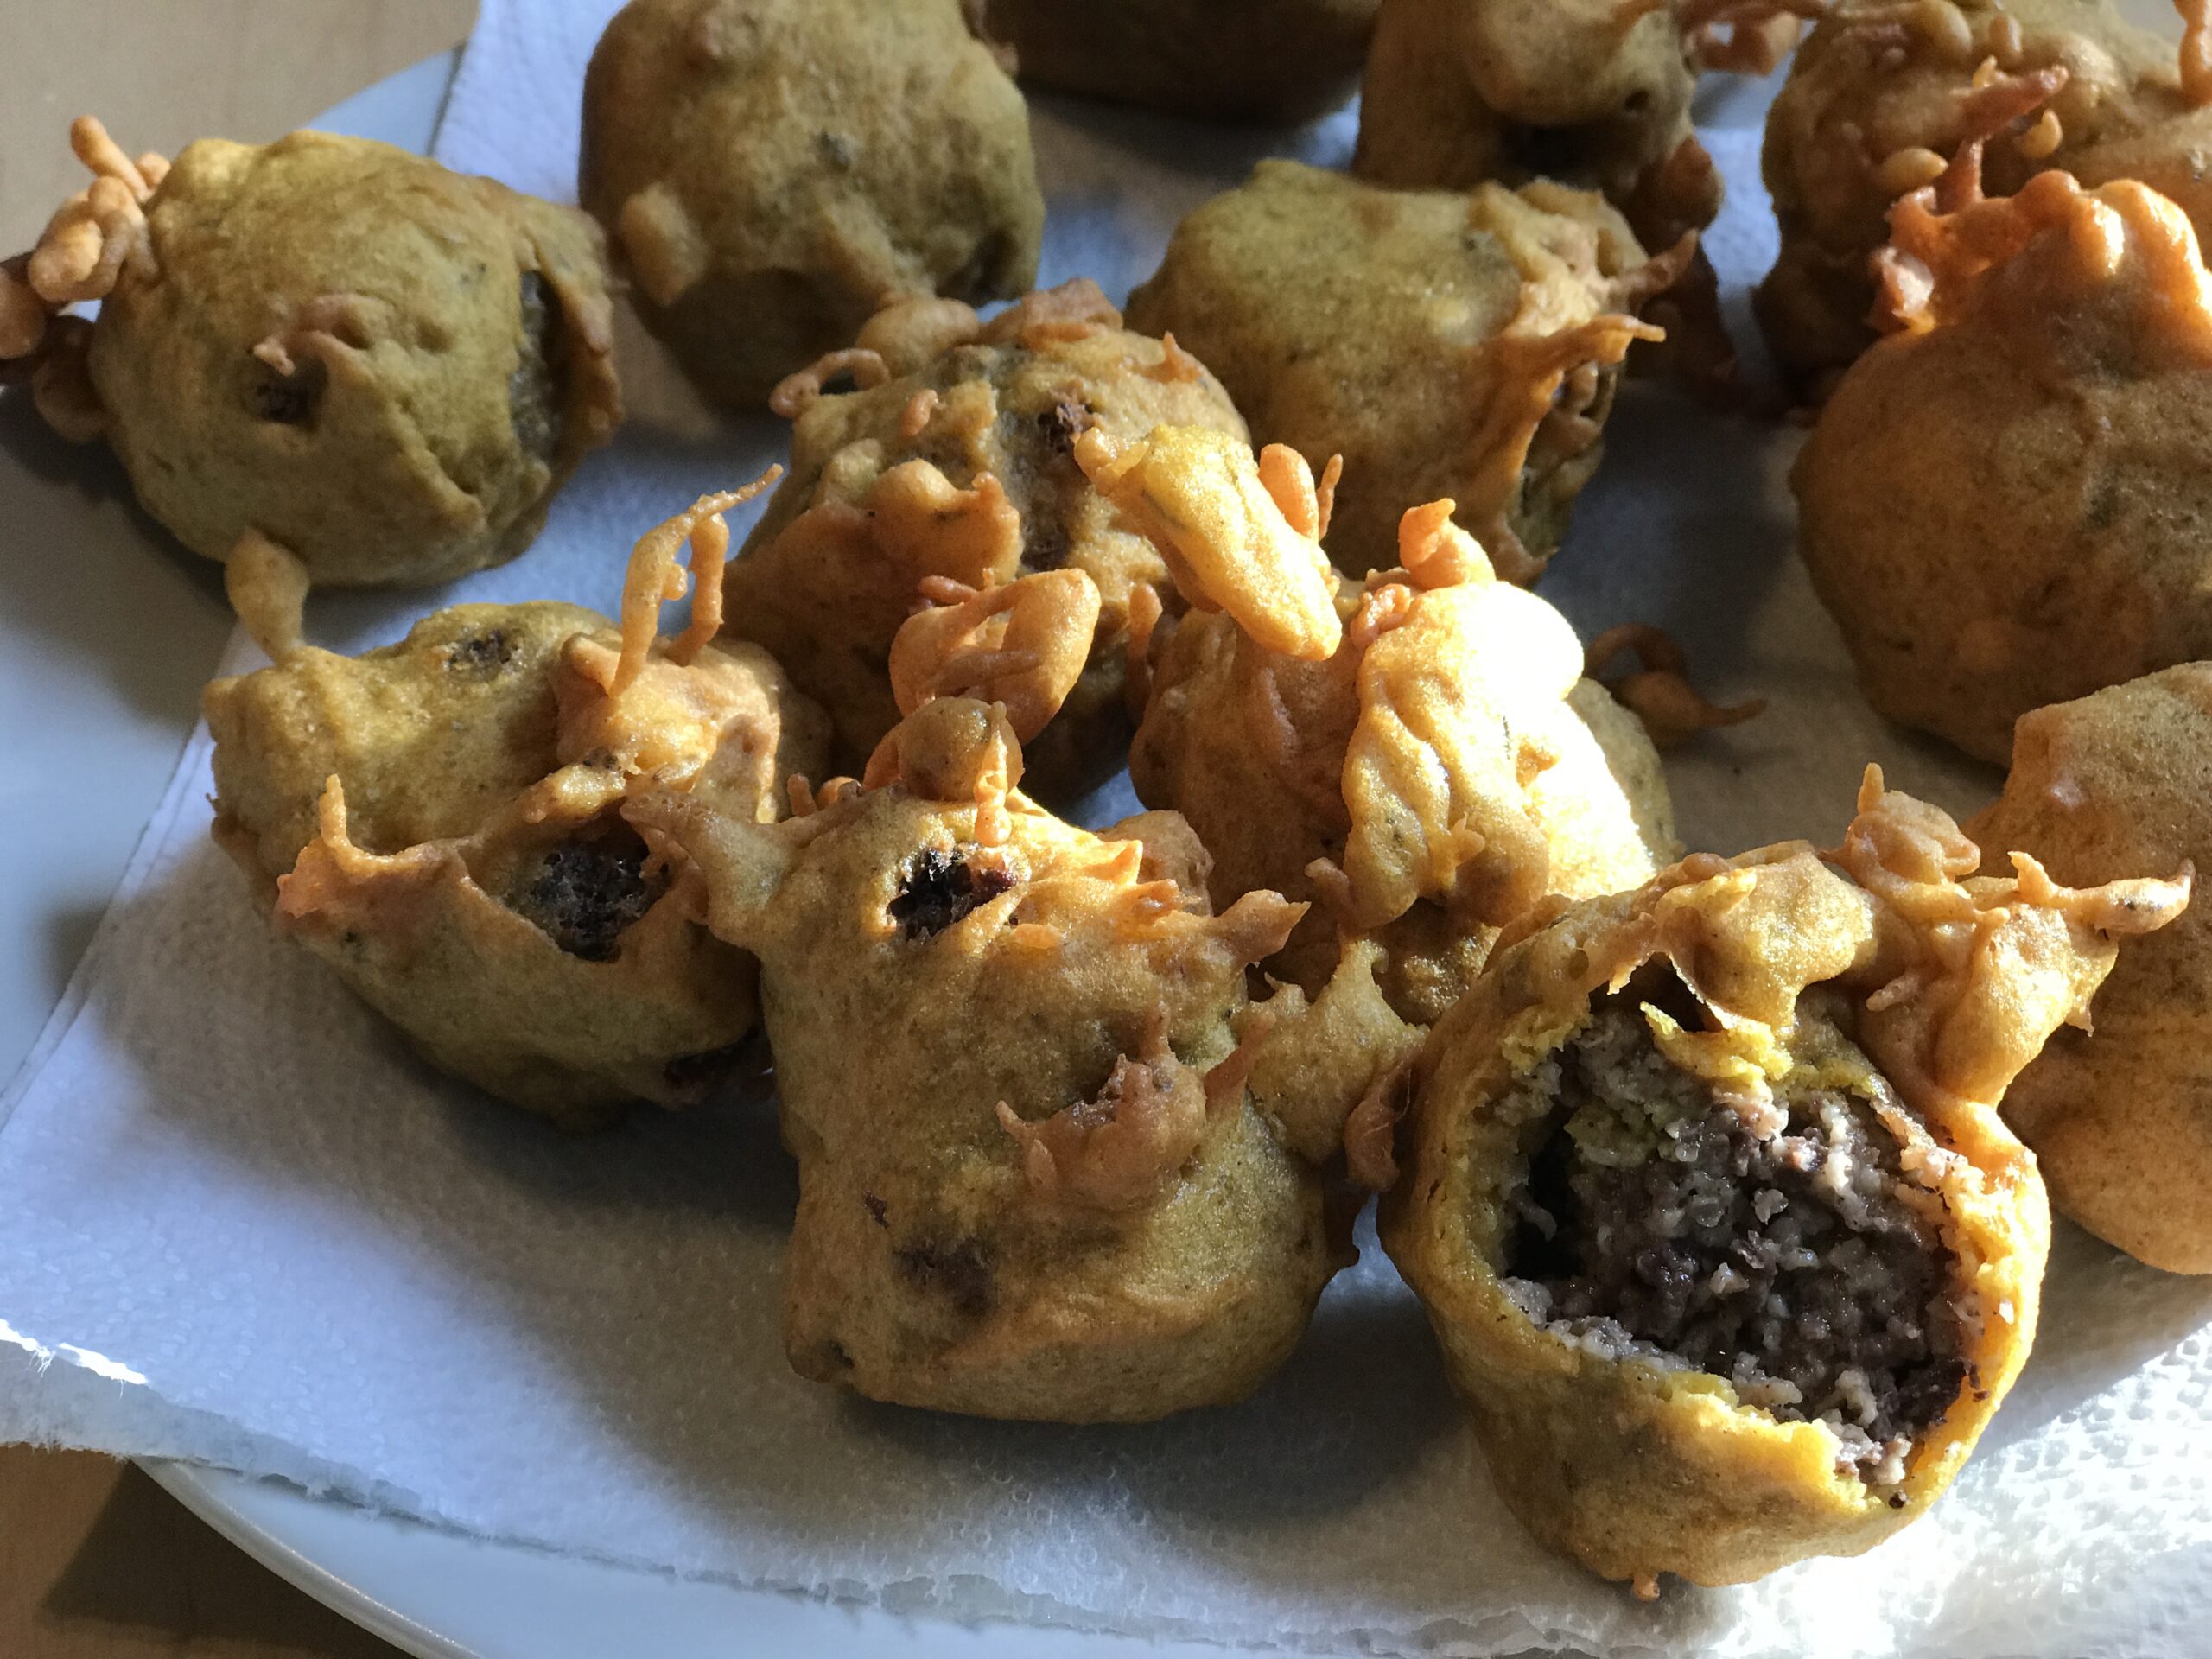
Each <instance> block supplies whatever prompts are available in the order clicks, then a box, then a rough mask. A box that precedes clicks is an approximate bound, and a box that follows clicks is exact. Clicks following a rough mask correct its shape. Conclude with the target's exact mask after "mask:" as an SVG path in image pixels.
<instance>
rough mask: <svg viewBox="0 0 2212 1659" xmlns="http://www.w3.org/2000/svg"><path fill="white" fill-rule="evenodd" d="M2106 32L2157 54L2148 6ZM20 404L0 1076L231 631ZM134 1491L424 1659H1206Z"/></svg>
mask: <svg viewBox="0 0 2212 1659" xmlns="http://www.w3.org/2000/svg"><path fill="white" fill-rule="evenodd" d="M2123 10H2126V12H2127V13H2128V14H2129V16H2131V19H2132V20H2133V21H2135V22H2140V23H2145V24H2149V25H2151V26H2152V27H2163V28H2164V30H2165V32H2167V33H2169V34H2171V33H2172V32H2174V28H2175V25H2174V22H2173V19H2172V17H2171V14H2170V13H2169V12H2167V11H2166V10H2165V9H2164V7H2163V6H2162V5H2160V4H2159V3H2158V0H2123ZM456 58H457V54H445V55H442V56H441V57H437V58H434V59H430V60H426V61H425V62H423V63H421V64H418V65H416V67H414V68H412V69H409V70H406V71H404V72H403V73H400V74H397V75H395V76H393V77H391V79H388V80H385V81H383V82H381V83H379V84H378V85H377V86H372V87H371V88H369V89H368V90H367V91H365V92H361V93H360V94H359V95H357V96H356V97H354V98H353V99H348V100H347V101H346V103H344V104H341V105H339V106H338V107H337V108H335V109H334V110H332V111H328V112H327V114H325V115H324V116H323V117H322V118H321V119H320V120H319V121H317V122H316V123H315V124H316V125H318V126H321V127H324V128H326V129H328V130H335V131H340V132H351V133H357V134H359V135H361V136H364V137H374V138H381V139H383V140H385V141H386V142H388V143H395V144H399V145H402V146H404V147H405V148H408V149H416V150H424V149H428V148H429V143H430V139H431V137H432V136H433V134H434V132H435V128H436V124H437V119H438V116H439V113H440V111H441V108H442V104H443V101H444V98H445V94H446V91H447V88H448V85H449V83H450V81H451V79H452V75H453V71H454V63H455V61H456ZM1713 91H1714V92H1717V93H1719V96H1717V97H1713V98H1710V99H1708V100H1707V105H1706V106H1705V107H1704V108H1703V109H1702V110H1701V113H1703V114H1704V115H1705V116H1706V117H1707V119H1715V118H1717V119H1719V120H1720V121H1721V122H1724V123H1727V122H1729V121H1730V120H1731V118H1732V117H1733V118H1735V119H1738V120H1741V119H1744V118H1745V116H1744V115H1743V113H1742V111H1756V110H1757V108H1758V105H1759V103H1760V102H1761V101H1762V99H1761V91H1762V89H1759V88H1757V87H1754V86H1734V87H1730V88H1727V89H1726V90H1725V91H1724V90H1723V89H1722V88H1721V87H1716V88H1714V89H1713ZM1751 118H1756V116H1755V115H1754V116H1752V117H1751ZM27 401H28V400H26V399H23V398H20V397H11V398H10V399H8V400H7V406H6V414H5V416H4V418H0V456H4V459H0V524H4V525H6V526H7V529H6V531H5V535H4V540H0V728H4V729H5V731H6V732H7V734H8V738H9V741H10V746H11V753H10V762H11V764H10V766H7V767H5V768H0V870H4V871H5V872H6V876H5V879H0V1077H7V1076H8V1075H9V1074H10V1072H12V1071H13V1070H14V1069H15V1067H16V1065H17V1064H18V1063H19V1062H20V1061H21V1060H22V1057H23V1055H24V1054H25V1053H26V1052H28V1051H29V1047H30V1045H31V1042H32V1040H33V1039H34V1038H35V1036H36V1035H37V1033H38V1031H39V1029H40V1027H41V1025H42V1023H43V1022H44V1020H45V1019H46V1016H47V1014H48V1011H49V1010H50V1009H51V1008H52V1007H53V1006H54V1003H55V1001H57V1000H58V999H59V997H60V994H61V992H62V989H63V988H64V986H65V985H66V983H67V979H68V976H69V973H70V970H71V969H72V968H73V965H74V963H75V962H76V959H77V957H78V956H79V954H80V953H81V951H82V949H83V946H84V944H85V943H86V940H87V939H88V938H89V937H90V935H91V931H92V925H93V924H94V923H95V922H96V921H97V920H98V918H99V913H100V912H101V911H102V910H104V909H105V906H106V902H107V899H108V896H109V895H110V894H111V893H112V892H113V891H114V888H115V885H116V883H117V881H118V879H119V878H120V876H121V874H122V872H123V869H124V865H125V863H126V862H127V861H128V859H129V857H130V852H131V849H132V847H133V845H134V843H135V842H136V841H137V837H138V836H139V834H140V832H141V830H142V829H143V826H144V825H145V823H146V821H147V819H148V818H149V816H150V815H151V813H152V811H153V809H154V807H155V806H156V804H157V803H158V801H159V799H160V798H161V796H162V791H163V789H164V787H165V786H166V785H167V784H168V779H169V777H170V774H171V773H172V772H173V771H174V769H175V763H176V759H177V756H178V754H179V753H180V752H181V748H182V746H183V743H184V740H185V738H186V736H187V735H188V733H189V732H190V730H191V728H192V726H193V723H194V720H195V719H196V717H197V715H198V701H199V690H200V685H201V684H202V683H204V682H205V680H206V679H207V677H208V675H209V674H210V673H212V672H213V669H214V666H215V664H216V660H217V657H218V655H219V652H220V650H221V647H222V644H223V641H224V639H226V636H227V634H228V632H229V630H230V626H231V619H230V614H229V612H228V609H227V607H226V606H225V605H224V603H223V601H222V597H221V584H220V580H219V575H217V573H216V571H215V569H214V567H213V565H209V564H206V563H202V562H200V561H199V560H197V559H194V558H193V557H192V556H189V555H188V554H186V553H185V552H183V551H182V550H181V549H179V548H178V547H177V546H176V544H175V543H174V542H173V541H171V540H170V539H169V538H168V537H167V536H166V535H164V534H162V532H161V531H159V530H158V528H156V526H154V525H153V524H151V522H150V521H149V520H148V519H146V518H144V517H143V515H142V514H140V513H138V512H137V509H136V508H135V507H134V506H132V505H130V498H129V492H128V487H127V485H126V484H125V483H124V480H123V478H122V475H121V473H120V470H119V469H118V467H116V465H115V464H114V462H113V461H112V460H111V459H110V458H109V457H107V456H106V455H105V454H104V453H101V452H98V451H84V452H72V451H70V450H68V448H67V446H64V445H61V444H60V443H59V442H58V441H56V440H54V439H53V438H52V437H51V436H50V435H48V434H46V433H45V432H44V431H43V429H41V428H40V427H39V426H38V425H37V423H36V422H35V419H34V418H33V417H32V416H30V415H29V410H28V409H27V408H26V404H27ZM149 642H158V643H157V644H156V645H154V648H151V649H149ZM57 803H66V804H67V808H68V810H67V811H63V810H56V808H57ZM148 1471H149V1473H150V1474H151V1475H152V1476H153V1477H154V1478H155V1479H156V1480H157V1481H159V1482H160V1483H161V1484H162V1486H163V1487H165V1488H166V1489H167V1490H168V1491H169V1492H171V1493H172V1494H173V1495H174V1496H175V1497H177V1498H178V1499H179V1500H180V1501H181V1502H182V1503H184V1504H185V1505H186V1506H187V1507H188V1508H189V1509H190V1510H193V1511H194V1513H195V1514H197V1515H198V1516H200V1517H201V1518H202V1519H203V1520H205V1521H207V1522H208V1523H209V1524H210V1525H212V1526H213V1528H214V1529H216V1530H217V1531H218V1532H219V1533H221V1534H222V1535H224V1536H225V1537H226V1538H228V1539H230V1540H231V1541H232V1542H233V1543H235V1544H237V1545H238V1547H239V1548H243V1549H244V1550H245V1551H246V1552H247V1553H248V1554H251V1555H252V1556H253V1557H254V1558H255V1559H257V1560H260V1561H261V1562H263V1563H264V1565H266V1566H268V1567H270V1568H272V1569H273V1570H274V1571H276V1572H277V1573H279V1574H280V1575H281V1576H283V1578H285V1579H287V1580H290V1581H291V1582H292V1583H293V1584H295V1585H297V1586H299V1587H300V1588H302V1590H304V1591H306V1592H308V1594H310V1595H312V1596H314V1597H315V1598H316V1599H319V1600H321V1601H323V1602H325V1603H327V1604H328V1605H330V1606H332V1607H333V1608H334V1609H336V1610H337V1611H339V1612H340V1613H342V1614H344V1615H345V1616H346V1617H347V1618H351V1619H353V1621H354V1622H355V1623H357V1624H361V1625H363V1626H365V1628H367V1629H368V1630H372V1631H374V1632H376V1633H377V1634H378V1636H380V1637H384V1638H385V1640H387V1641H389V1642H391V1643H394V1644H395V1645H397V1647H399V1648H400V1649H403V1650H404V1651H406V1652H408V1653H410V1654H415V1655H420V1656H425V1659H607V1656H608V1655H611V1654H620V1655H623V1656H631V1659H663V1656H666V1659H677V1656H682V1659H719V1656H736V1655H753V1654H777V1655H783V1654H806V1655H823V1656H842V1655H848V1654H850V1655H862V1654H866V1655H880V1654H899V1655H905V1656H911V1659H928V1656H946V1655H950V1654H953V1653H958V1654H961V1655H963V1656H982V1659H991V1656H1007V1659H1012V1656H1017V1655H1019V1656H1022V1659H1134V1656H1135V1655H1138V1654H1140V1653H1141V1654H1146V1655H1149V1656H1153V1659H1200V1656H1218V1655H1219V1654H1220V1653H1221V1652H1222V1651H1223V1649H1220V1648H1219V1647H1216V1646H1211V1645H1207V1646H1199V1645H1194V1644H1179V1645H1174V1646H1166V1645H1159V1644H1154V1643H1141V1642H1136V1641H1131V1640H1128V1639H1126V1638H1119V1637H1098V1636H1084V1635H1079V1634H1076V1633H1073V1632H1068V1631H1057V1630H1040V1629H1037V1628H1035V1627H1032V1626H1027V1625H1018V1626H1017V1625H996V1626H986V1627H982V1628H976V1627H969V1626H962V1625H955V1624H947V1623H944V1622H939V1621H932V1620H928V1619H913V1618H902V1617H899V1616H898V1615H894V1614H890V1613H886V1612H882V1611H875V1610H861V1609H856V1608H852V1607H847V1606H842V1605H833V1604H830V1603H827V1602H823V1601H819V1600H814V1599H806V1598H802V1597H798V1596H791V1595H783V1594H778V1593H774V1592H758V1591H745V1590H740V1589H737V1588H735V1587H734V1586H728V1585H725V1584H720V1583H715V1582H709V1581H699V1580H678V1579H675V1578H673V1577H670V1576H666V1575H661V1574H656V1573H642V1572H637V1571H633V1570H629V1569H626V1568H621V1567H613V1566H609V1565H605V1564H602V1563H597V1562H593V1561H588V1560H581V1559H578V1558H575V1557H569V1556H559V1555H553V1554H546V1553H543V1552H540V1551H536V1550H531V1549H524V1548H513V1547H508V1546H502V1545H498V1544H493V1543H487V1542H485V1541H480V1540H476V1539H471V1538H466V1537H461V1536H457V1535H453V1534H449V1533H445V1532H441V1531H439V1530H436V1529H433V1528H428V1527H423V1526H420V1525H416V1524H414V1523H411V1522H403V1521H398V1520H396V1519H393V1518H391V1517H390V1516H381V1515H377V1514H372V1513H370V1512H367V1511H364V1510H356V1509H353V1508H351V1507H349V1506H346V1505H343V1504H339V1503H329V1502H323V1501H319V1500H315V1499H311V1498H308V1497H304V1496H302V1495H301V1494H300V1493H298V1492H296V1491H293V1490H291V1489H289V1488H286V1487H283V1486H280V1485H277V1484H271V1483H266V1482H256V1481H249V1480H245V1479H243V1478H239V1477H238V1476H235V1475H232V1474H229V1473H226V1472H223V1471H216V1470H211V1469H207V1468H202V1467H199V1466H195V1465H183V1464H175V1463H154V1464H149V1465H148Z"/></svg>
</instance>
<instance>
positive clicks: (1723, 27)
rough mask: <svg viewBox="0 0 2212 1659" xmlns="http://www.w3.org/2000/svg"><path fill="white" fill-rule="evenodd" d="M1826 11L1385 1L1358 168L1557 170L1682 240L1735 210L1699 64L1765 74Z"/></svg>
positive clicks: (1447, 185)
mask: <svg viewBox="0 0 2212 1659" xmlns="http://www.w3.org/2000/svg"><path fill="white" fill-rule="evenodd" d="M1812 10H1818V5H1817V3H1813V4H1804V3H1787V0H1783V3H1766V0H1630V3H1628V4H1623V3H1621V0H1383V6H1382V10H1381V13H1380V15H1379V16H1377V17H1376V26H1375V41H1374V46H1373V48H1372V49H1371V50H1370V52H1369V54H1368V59H1367V78H1366V80H1365V83H1364V84H1363V86H1362V88H1361V96H1360V112H1359V147H1358V149H1357V153H1356V154H1355V156H1353V159H1352V170H1353V171H1355V172H1357V173H1358V174H1359V175H1361V176H1362V177H1364V178H1368V179H1372V180H1373V181H1375V182H1376V183H1377V184H1383V185H1390V186H1394V187H1395V188H1401V189H1414V190H1433V189H1459V190H1465V189H1468V188H1471V187H1473V186H1474V185H1477V184H1479V183H1481V182H1482V181H1484V180H1486V179H1495V180H1498V181H1502V182H1503V183H1506V184H1509V185H1511V184H1522V183H1526V182H1527V181H1529V180H1531V179H1537V178H1543V179H1552V180H1556V181H1560V182H1561V183H1565V184H1570V185H1575V186H1579V187H1580V188H1585V189H1590V190H1597V191H1601V192H1603V193H1604V194H1605V198H1606V200H1609V201H1611V203H1612V204H1613V205H1614V206H1615V207H1618V208H1619V209H1620V210H1621V211H1622V212H1623V213H1626V214H1627V215H1628V220H1629V223H1630V225H1632V226H1635V228H1636V233H1637V235H1638V236H1639V237H1641V238H1643V241H1644V243H1645V245H1647V246H1650V247H1665V246H1669V245H1671V244H1673V243H1674V242H1675V240H1676V239H1677V238H1680V237H1681V235H1682V233H1683V232H1686V231H1694V230H1701V229H1703V228H1704V227H1705V226H1707V225H1709V224H1711V223H1712V222H1713V215H1714V214H1715V213H1719V210H1720V175H1719V174H1718V173H1717V172H1715V171H1714V169H1713V158H1712V157H1711V156H1708V155H1707V154H1706V151H1705V147H1704V146H1703V145H1702V144H1700V143H1698V141H1697V137H1696V135H1695V133H1694V132H1693V131H1692V130H1691V125H1690V100H1691V98H1692V96H1693V94H1694V92H1696V90H1697V73H1696V72H1697V70H1698V68H1699V67H1701V66H1710V67H1714V68H1727V69H1742V70H1748V71H1751V72H1753V73H1765V71H1766V70H1768V69H1771V68H1772V67H1774V66H1775V65H1776V64H1777V63H1779V62H1780V61H1781V60H1782V57H1783V54H1785V53H1787V52H1788V50H1789V48H1790V46H1791V45H1792V44H1793V43H1794V42H1795V41H1796V37H1797V29H1798V21H1797V19H1798V16H1799V15H1802V14H1804V13H1807V12H1809V11H1812Z"/></svg>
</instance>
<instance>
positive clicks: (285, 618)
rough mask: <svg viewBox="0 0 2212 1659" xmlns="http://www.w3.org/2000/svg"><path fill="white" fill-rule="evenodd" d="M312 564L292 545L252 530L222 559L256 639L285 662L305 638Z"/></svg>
mask: <svg viewBox="0 0 2212 1659" xmlns="http://www.w3.org/2000/svg"><path fill="white" fill-rule="evenodd" d="M308 585H309V584H308V568H307V566H306V565H305V564H303V563H301V562H300V558H299V556H298V555H297V554H296V553H294V552H293V551H292V550H290V549H289V548H286V547H281V546H279V545H278V544H277V543H275V542H273V541H271V540H270V539H269V537H266V536H264V535H263V534H262V533H261V532H260V531H257V530H249V531H246V532H245V535H243V536H241V537H238V544H237V545H236V546H235V547H233V548H232V550H231V556H230V557H228V558H227V559H226V560H224V561H223V592H224V593H225V594H226V595H227V596H228V598H229V599H230V601H231V608H232V610H233V611H236V612H237V613H238V620H239V621H240V622H242V623H244V624H245V631H246V632H247V633H248V634H249V635H251V637H252V639H253V643H254V644H256V645H259V646H260V647H261V648H262V650H264V652H268V653H269V657H270V660H271V661H273V662H280V663H281V662H283V660H284V658H287V657H289V656H290V655H292V654H293V653H294V652H296V651H298V650H299V649H300V647H301V645H303V644H304V643H305V636H304V633H303V631H302V617H303V615H304V614H305V613H306V610H307V602H308Z"/></svg>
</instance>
